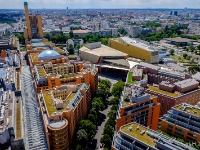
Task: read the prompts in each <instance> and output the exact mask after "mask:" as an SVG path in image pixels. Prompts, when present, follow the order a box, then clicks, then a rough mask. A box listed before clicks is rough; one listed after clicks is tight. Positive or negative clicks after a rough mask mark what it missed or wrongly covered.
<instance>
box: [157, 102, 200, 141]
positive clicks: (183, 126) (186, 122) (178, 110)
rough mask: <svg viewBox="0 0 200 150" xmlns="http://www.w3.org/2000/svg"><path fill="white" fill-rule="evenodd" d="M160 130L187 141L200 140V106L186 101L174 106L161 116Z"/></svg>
mask: <svg viewBox="0 0 200 150" xmlns="http://www.w3.org/2000/svg"><path fill="white" fill-rule="evenodd" d="M159 124H160V130H161V131H164V132H166V133H168V134H169V135H173V136H175V137H177V138H182V139H185V140H187V141H191V142H197V143H199V141H200V107H198V106H194V105H189V104H186V103H182V104H179V105H177V106H174V107H172V109H171V110H169V111H168V112H167V114H165V115H164V116H163V117H162V118H160V123H159Z"/></svg>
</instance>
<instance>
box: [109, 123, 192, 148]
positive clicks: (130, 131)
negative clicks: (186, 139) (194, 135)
mask: <svg viewBox="0 0 200 150" xmlns="http://www.w3.org/2000/svg"><path fill="white" fill-rule="evenodd" d="M112 150H195V148H192V147H191V146H188V145H186V144H183V143H181V142H179V141H177V140H176V139H172V138H170V137H167V136H165V135H163V134H162V133H158V132H156V131H153V130H151V129H149V128H147V127H144V126H142V125H140V124H137V123H135V122H133V123H130V124H127V125H124V126H122V127H121V128H120V130H119V131H118V132H117V134H115V136H114V138H113V144H112Z"/></svg>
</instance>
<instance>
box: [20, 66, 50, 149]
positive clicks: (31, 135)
mask: <svg viewBox="0 0 200 150" xmlns="http://www.w3.org/2000/svg"><path fill="white" fill-rule="evenodd" d="M21 77H22V78H21V81H22V99H23V101H22V102H23V114H24V139H25V148H26V149H27V150H47V149H48V148H47V144H46V137H45V134H44V129H43V123H42V119H41V114H40V111H39V104H38V101H37V99H36V93H35V89H34V86H33V79H32V76H31V73H30V69H29V66H23V67H22V76H21Z"/></svg>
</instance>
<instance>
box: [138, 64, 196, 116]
mask: <svg viewBox="0 0 200 150" xmlns="http://www.w3.org/2000/svg"><path fill="white" fill-rule="evenodd" d="M137 68H138V69H143V74H147V83H148V85H147V86H145V93H148V94H151V95H154V96H158V102H159V103H160V104H161V108H162V109H161V111H160V117H162V116H163V115H164V114H166V113H167V111H168V110H170V109H171V108H172V107H173V106H175V105H178V104H181V103H189V104H191V105H195V104H197V103H198V102H199V96H198V95H199V94H200V89H199V88H198V85H199V82H198V81H197V80H196V79H191V76H190V75H189V74H187V73H181V72H179V71H176V70H172V69H165V68H160V67H159V66H156V65H152V64H147V63H144V62H141V63H140V64H138V66H137Z"/></svg>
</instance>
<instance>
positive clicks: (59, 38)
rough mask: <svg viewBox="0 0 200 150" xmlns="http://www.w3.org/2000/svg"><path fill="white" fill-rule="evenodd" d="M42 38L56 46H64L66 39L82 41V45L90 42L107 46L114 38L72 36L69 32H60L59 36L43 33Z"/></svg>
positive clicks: (91, 35) (88, 35) (90, 35)
mask: <svg viewBox="0 0 200 150" xmlns="http://www.w3.org/2000/svg"><path fill="white" fill-rule="evenodd" d="M44 37H45V38H47V39H48V40H49V41H52V42H54V43H58V44H65V43H66V41H67V40H68V39H72V38H75V39H79V38H81V39H83V41H84V43H92V42H101V43H102V44H104V45H108V40H109V38H114V36H107V37H103V36H100V35H93V34H87V35H81V36H80V35H74V34H73V31H70V32H69V34H63V32H60V34H56V35H52V34H51V33H44Z"/></svg>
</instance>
